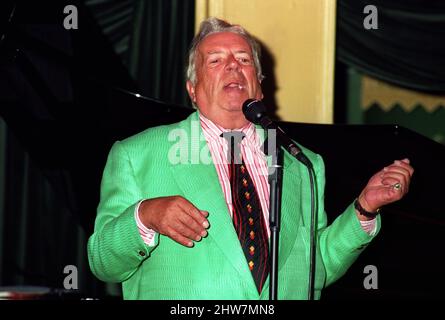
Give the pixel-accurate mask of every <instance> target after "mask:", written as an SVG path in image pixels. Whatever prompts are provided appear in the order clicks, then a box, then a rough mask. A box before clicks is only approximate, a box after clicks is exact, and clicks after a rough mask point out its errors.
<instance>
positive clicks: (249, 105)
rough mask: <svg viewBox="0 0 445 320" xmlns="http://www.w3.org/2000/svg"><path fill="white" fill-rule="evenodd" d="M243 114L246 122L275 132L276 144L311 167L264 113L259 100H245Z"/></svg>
mask: <svg viewBox="0 0 445 320" xmlns="http://www.w3.org/2000/svg"><path fill="white" fill-rule="evenodd" d="M243 113H244V116H245V117H246V119H247V120H249V121H250V122H253V123H254V124H259V125H260V126H262V127H263V128H264V129H266V130H267V129H273V130H275V132H276V136H277V140H278V143H279V144H280V145H281V146H283V147H284V148H285V149H286V150H287V151H288V152H289V153H290V154H291V155H292V156H294V157H295V158H296V159H298V160H299V161H300V162H301V163H303V164H304V165H305V166H307V167H311V166H312V164H311V162H310V160H309V159H308V158H307V157H306V156H305V155H304V154H303V152H302V151H301V149H300V147H298V146H297V144H296V143H294V142H293V141H292V140H291V139H290V138H289V137H288V136H287V135H286V133H284V131H283V130H282V129H281V128H280V127H279V126H278V125H277V124H276V123H274V122H273V121H272V120H271V119H270V118H269V116H268V115H267V113H266V106H265V105H264V103H263V102H262V101H261V100H254V99H247V100H246V101H244V103H243Z"/></svg>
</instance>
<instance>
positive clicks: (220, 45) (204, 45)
mask: <svg viewBox="0 0 445 320" xmlns="http://www.w3.org/2000/svg"><path fill="white" fill-rule="evenodd" d="M225 50H230V51H237V52H247V53H248V54H250V55H252V48H251V47H250V45H249V42H248V41H247V40H246V38H244V37H243V36H242V35H240V34H238V33H233V32H217V33H212V34H210V35H208V36H207V37H205V38H204V39H203V40H202V41H201V43H200V44H199V46H198V53H199V55H201V56H204V57H205V56H206V55H208V54H209V53H213V52H220V51H225Z"/></svg>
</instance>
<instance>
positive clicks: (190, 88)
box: [185, 80, 196, 103]
mask: <svg viewBox="0 0 445 320" xmlns="http://www.w3.org/2000/svg"><path fill="white" fill-rule="evenodd" d="M185 86H186V88H187V92H188V93H189V97H190V99H191V100H192V101H193V103H196V94H195V87H194V86H193V84H192V82H191V81H190V80H187V82H186V84H185Z"/></svg>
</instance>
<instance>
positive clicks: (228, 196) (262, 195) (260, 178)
mask: <svg viewBox="0 0 445 320" xmlns="http://www.w3.org/2000/svg"><path fill="white" fill-rule="evenodd" d="M199 119H200V123H201V128H202V131H203V134H204V137H205V139H206V141H207V145H208V147H209V151H210V154H211V156H212V160H213V163H214V165H215V168H216V172H217V173H218V179H219V183H220V184H221V188H222V190H223V192H224V198H225V201H226V203H227V207H228V209H229V213H230V215H231V216H232V218H233V206H232V193H231V187H230V178H229V166H228V164H229V161H228V159H227V155H228V143H227V140H226V139H225V138H223V137H222V136H221V135H222V133H224V132H228V131H242V132H243V133H244V134H245V137H244V138H243V139H242V140H241V144H240V151H241V157H242V159H243V161H244V163H245V165H246V167H247V170H248V172H249V174H250V177H251V179H252V181H253V183H254V185H255V189H256V192H257V194H258V198H259V200H260V203H261V208H262V211H263V216H264V221H265V223H266V230H267V233H268V236H270V229H269V193H270V187H269V182H268V168H267V160H266V155H265V154H264V152H263V150H262V148H261V144H262V141H261V139H260V136H259V134H258V132H257V130H256V128H255V126H254V125H253V124H252V123H251V122H249V123H248V124H247V125H245V126H244V127H242V128H239V129H235V130H229V129H225V128H223V127H221V126H219V125H217V124H216V123H214V122H212V121H210V120H209V119H207V118H206V117H204V116H203V115H202V114H201V113H200V114H199ZM142 201H143V200H142ZM142 201H141V202H142ZM141 202H139V203H138V205H137V206H136V210H135V219H136V223H137V225H138V229H139V233H140V235H141V237H142V239H143V240H144V242H145V243H146V244H147V245H154V238H155V235H156V232H155V231H154V230H151V229H148V228H147V227H146V226H145V225H144V224H143V223H142V222H141V221H140V219H139V214H138V212H139V205H140V203H141ZM360 223H361V226H362V228H363V230H364V231H365V232H367V233H369V234H371V233H373V232H375V227H376V224H375V219H373V220H371V221H360Z"/></svg>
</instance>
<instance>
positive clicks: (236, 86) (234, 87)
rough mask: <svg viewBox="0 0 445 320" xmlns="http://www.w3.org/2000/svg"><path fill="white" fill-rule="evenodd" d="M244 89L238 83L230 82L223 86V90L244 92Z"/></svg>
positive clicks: (243, 86)
mask: <svg viewBox="0 0 445 320" xmlns="http://www.w3.org/2000/svg"><path fill="white" fill-rule="evenodd" d="M245 88H246V86H245V85H243V84H241V83H238V82H230V83H229V84H227V85H225V86H224V89H225V90H244V89H245Z"/></svg>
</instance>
